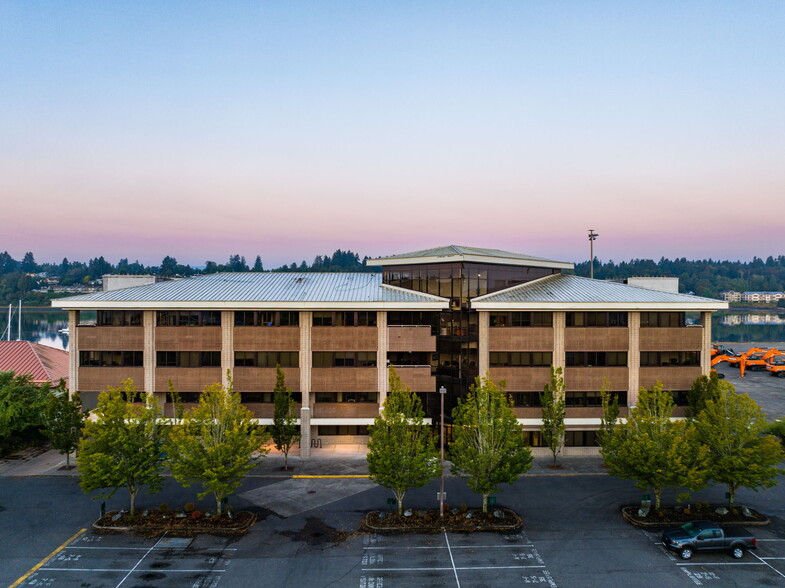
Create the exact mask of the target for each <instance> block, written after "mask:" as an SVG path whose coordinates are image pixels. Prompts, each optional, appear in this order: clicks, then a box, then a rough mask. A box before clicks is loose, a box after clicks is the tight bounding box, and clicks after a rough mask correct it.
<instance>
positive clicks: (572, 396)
mask: <svg viewBox="0 0 785 588" xmlns="http://www.w3.org/2000/svg"><path fill="white" fill-rule="evenodd" d="M509 394H510V397H511V398H512V403H513V406H518V407H523V408H526V407H537V406H541V405H540V392H510V393H509ZM611 394H612V395H613V396H615V397H616V398H617V399H618V401H619V406H627V392H626V391H623V392H612V393H611ZM564 403H565V405H567V406H602V396H601V394H600V391H599V390H592V391H575V392H572V391H570V392H565V393H564Z"/></svg>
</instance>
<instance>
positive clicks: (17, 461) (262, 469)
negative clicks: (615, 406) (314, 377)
mask: <svg viewBox="0 0 785 588" xmlns="http://www.w3.org/2000/svg"><path fill="white" fill-rule="evenodd" d="M268 448H269V449H270V453H269V454H267V456H266V457H265V459H264V460H263V461H262V463H260V464H259V465H257V466H256V467H255V468H254V469H253V470H252V471H251V472H250V474H249V475H248V477H264V478H291V477H293V476H314V477H318V476H337V477H344V476H346V477H352V476H367V475H368V463H367V462H366V460H365V455H366V453H367V447H366V446H365V444H336V445H328V446H325V447H324V448H315V449H311V458H310V459H302V458H301V457H300V456H299V455H298V454H299V449H298V448H295V449H294V450H293V451H292V452H291V453H290V455H289V468H290V469H289V470H287V471H284V470H283V465H284V456H283V454H282V453H281V452H279V451H276V450H275V448H274V447H268ZM552 461H553V458H552V457H535V458H534V462H533V463H532V467H531V469H530V470H529V471H528V472H527V473H526V474H524V475H525V476H569V475H573V476H575V475H605V474H607V470H605V468H603V467H602V458H601V457H599V456H587V457H560V458H559V459H558V460H557V463H558V464H559V465H560V466H561V467H560V469H551V468H550V467H549V466H550V465H551V463H552ZM75 463H76V460H75V458H74V456H73V455H71V465H75ZM449 471H450V465H449V462H447V464H446V467H445V473H446V474H447V476H448V477H449V476H450V474H449ZM78 475H79V472H78V470H77V469H76V468H74V469H70V470H67V469H65V455H61V454H60V453H59V452H57V451H54V450H45V449H41V448H31V449H27V450H25V451H22V452H19V453H16V454H14V455H12V456H9V457H6V458H4V459H0V477H8V476H78Z"/></svg>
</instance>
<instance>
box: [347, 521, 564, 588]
mask: <svg viewBox="0 0 785 588" xmlns="http://www.w3.org/2000/svg"><path fill="white" fill-rule="evenodd" d="M506 585H515V586H519V585H524V586H526V585H535V586H537V585H538V586H548V587H550V588H556V583H555V582H554V581H553V578H552V576H551V574H550V572H549V571H548V569H547V567H546V565H545V562H544V561H543V559H542V557H541V556H540V554H539V553H538V552H537V549H536V548H535V547H534V545H533V544H532V543H531V541H529V539H528V537H527V536H526V534H525V533H519V534H514V535H499V534H495V533H474V534H456V533H447V532H442V533H440V534H435V535H402V536H389V535H370V536H368V537H365V541H364V546H363V556H362V571H361V575H360V582H359V586H360V588H381V587H382V586H384V587H388V588H389V587H390V586H458V587H460V586H506Z"/></svg>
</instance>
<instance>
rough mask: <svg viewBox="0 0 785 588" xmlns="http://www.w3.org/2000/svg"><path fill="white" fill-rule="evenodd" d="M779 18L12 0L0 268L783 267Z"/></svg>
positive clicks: (664, 5) (558, 7)
mask: <svg viewBox="0 0 785 588" xmlns="http://www.w3.org/2000/svg"><path fill="white" fill-rule="evenodd" d="M783 25H785V4H782V3H776V2H761V3H755V4H749V3H744V2H736V1H730V2H727V3H723V4H721V5H717V4H716V3H712V2H708V1H707V0H705V1H703V0H697V1H696V2H694V3H689V4H684V3H680V2H676V1H675V0H674V1H671V2H668V1H665V2H659V3H647V2H631V3H628V4H624V5H619V4H618V3H614V2H603V1H600V2H591V3H589V2H586V3H584V2H532V3H520V4H518V3H507V2H501V1H498V2H497V1H492V2H488V3H483V4H482V7H480V6H479V5H477V4H475V3H469V2H454V3H449V4H447V3H442V2H434V3H426V4H422V3H418V2H409V1H405V0H404V1H402V2H400V3H394V4H392V5H391V4H387V3H382V2H370V3H368V4H365V5H362V6H358V5H357V4H355V3H344V2H339V1H336V2H335V3H329V6H327V4H323V3H318V2H303V3H298V4H297V5H296V6H294V5H278V4H274V3H266V2H262V3H260V4H259V5H255V6H253V7H251V6H249V5H247V4H245V3H235V2H232V1H229V2H226V3H222V4H221V6H220V7H218V6H210V5H208V4H198V5H188V6H186V5H180V4H173V5H167V6H159V5H157V4H146V3H138V4H137V3H133V4H122V5H120V4H117V5H115V4H95V3H92V2H82V1H79V0H75V1H74V2H69V3H66V4H62V3H57V2H53V1H51V2H46V1H44V2H41V3H35V4H29V3H24V2H7V3H3V4H0V53H1V54H3V55H6V56H8V59H7V60H6V61H5V62H4V63H3V64H0V84H2V87H3V88H4V91H3V92H2V93H0V112H3V113H4V116H3V117H0V203H2V205H3V206H2V211H3V214H2V215H0V237H2V238H1V239H0V251H3V250H8V252H9V253H10V254H11V255H12V256H13V257H14V258H16V259H21V257H22V256H23V255H24V253H25V252H27V251H32V252H33V253H34V254H35V257H36V260H37V261H38V262H39V263H41V262H59V261H60V260H62V258H63V257H67V258H68V259H70V260H78V261H87V260H88V259H89V258H91V257H96V256H104V257H105V258H106V259H107V260H108V261H110V262H112V263H116V262H117V261H118V260H119V259H120V258H122V257H126V258H128V259H129V260H130V261H134V260H139V261H141V262H142V263H144V264H146V265H157V264H159V263H160V261H161V259H162V258H163V257H164V256H165V255H170V256H173V257H176V258H177V260H178V261H179V262H180V263H187V264H190V265H192V266H201V265H203V264H204V263H205V261H206V260H211V261H216V262H219V263H223V262H225V261H226V260H227V259H228V257H229V255H232V254H236V253H239V254H241V255H244V256H245V257H246V260H247V261H248V262H249V263H252V262H253V259H254V258H255V257H256V255H261V256H262V260H263V263H264V266H265V268H268V269H269V268H273V267H278V266H280V265H282V264H284V263H286V264H289V263H292V262H296V263H299V262H300V261H301V260H305V261H307V262H308V263H310V262H311V261H312V260H313V258H314V257H315V256H316V255H323V254H331V253H332V252H333V251H334V250H335V249H338V248H340V249H351V250H352V251H355V252H357V253H359V254H360V255H361V256H362V255H368V256H371V257H375V256H380V255H389V254H394V253H402V252H406V251H413V250H417V249H424V248H430V247H436V246H441V245H447V244H460V245H469V246H477V247H488V248H496V249H506V250H511V251H516V252H521V253H528V254H531V255H535V256H539V257H547V258H552V259H558V260H564V261H572V262H580V261H584V260H586V259H588V255H589V253H588V251H589V249H588V239H587V236H586V235H587V230H588V229H589V228H594V229H595V230H596V231H597V232H599V234H600V237H599V239H598V240H597V242H596V243H595V255H596V256H597V257H598V258H600V259H601V260H603V261H607V260H611V259H612V260H614V261H617V262H618V261H624V260H629V259H633V258H652V259H655V260H656V259H659V258H660V257H668V258H675V257H686V258H688V259H707V258H712V259H730V260H736V259H740V260H750V259H752V257H753V256H758V257H763V258H765V257H767V256H769V255H772V256H777V255H782V254H785V220H783V218H782V215H781V213H779V211H778V208H777V206H778V204H779V203H781V201H782V196H783V194H785V165H783V162H784V161H785V75H783V74H784V72H783V69H782V63H785V43H782V36H781V31H782V28H783Z"/></svg>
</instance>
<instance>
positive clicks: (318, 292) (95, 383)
mask: <svg viewBox="0 0 785 588" xmlns="http://www.w3.org/2000/svg"><path fill="white" fill-rule="evenodd" d="M370 263H372V264H375V265H378V266H381V267H382V273H381V274H368V273H331V274H312V273H239V274H237V273H232V274H212V275H206V276H200V277H196V278H189V279H183V280H173V281H166V282H158V283H154V284H149V285H144V286H138V287H131V288H124V289H119V290H112V291H107V292H100V293H95V294H89V295H84V296H76V297H73V298H68V299H61V300H57V301H56V302H55V303H54V304H56V305H58V306H61V307H63V308H66V309H68V310H69V325H70V332H71V369H70V372H71V378H70V387H71V390H72V391H75V392H77V391H78V392H79V393H80V394H81V396H82V399H83V402H84V404H85V405H86V406H87V407H91V406H94V405H95V402H96V398H97V395H98V393H99V391H101V390H103V389H105V388H106V387H107V386H115V385H117V384H119V383H120V381H122V380H124V379H126V378H131V379H133V381H134V382H135V383H136V384H137V386H138V387H139V388H140V389H142V390H144V391H145V392H148V393H153V394H155V395H156V396H157V397H158V399H159V401H160V402H162V403H164V405H165V409H166V410H167V411H168V412H171V410H172V407H171V404H170V399H169V398H167V389H168V386H169V383H171V384H172V385H173V386H174V388H175V389H176V390H177V392H178V393H179V394H180V396H181V397H182V399H183V401H184V402H186V403H191V402H195V401H196V399H197V398H198V394H199V392H200V391H201V390H202V389H203V388H204V387H205V386H207V385H209V384H212V383H215V382H222V383H224V384H226V383H228V377H229V376H228V374H230V375H231V378H232V380H233V384H234V388H235V390H237V391H239V392H240V394H241V397H242V399H243V402H244V403H246V404H247V406H248V407H249V408H250V409H251V410H252V411H253V412H254V414H255V415H256V417H257V418H259V419H260V422H263V423H264V422H270V419H271V418H272V410H273V405H272V390H273V386H274V383H275V366H276V365H280V366H281V368H282V369H283V370H284V372H285V374H286V383H287V386H288V387H290V388H291V389H292V390H293V392H294V394H295V398H296V400H297V402H298V403H299V404H298V411H299V414H300V417H301V429H302V438H303V443H302V453H303V455H304V456H307V455H308V450H309V447H310V444H311V443H312V442H321V443H327V442H341V441H343V442H346V441H356V440H364V439H366V435H367V426H368V425H369V424H371V423H372V421H373V418H374V417H375V416H376V415H377V414H378V412H379V407H380V406H381V404H382V403H383V402H384V399H385V395H386V392H387V367H388V366H394V367H395V369H396V372H397V373H398V375H399V376H400V377H401V379H402V380H403V382H404V383H405V384H407V385H408V386H410V387H411V388H412V390H414V391H415V392H417V393H418V394H419V395H420V397H421V398H422V400H423V404H424V406H425V408H426V412H427V414H428V416H429V417H430V418H432V419H433V420H434V422H437V421H438V418H439V389H440V388H442V387H444V388H445V389H446V399H447V403H446V404H447V414H448V415H449V411H450V409H451V407H452V406H454V405H455V404H456V402H457V400H458V399H459V398H460V397H461V396H463V395H465V394H466V392H467V390H468V388H469V386H470V384H471V382H472V381H473V380H474V379H475V378H476V377H477V376H487V377H490V378H493V379H494V380H496V381H500V380H504V382H505V385H506V389H507V391H508V392H509V393H510V394H511V397H512V399H513V402H514V404H515V410H516V412H517V414H518V416H519V419H520V420H521V422H522V423H523V424H524V425H525V428H526V430H527V435H528V436H529V439H530V442H531V443H532V445H533V446H535V447H536V446H537V445H539V443H540V439H539V433H538V426H539V416H540V409H539V407H538V403H539V392H540V391H542V389H543V387H544V386H545V384H546V383H547V382H548V381H549V378H550V366H552V365H553V366H556V367H561V368H563V370H564V377H565V383H566V403H567V421H566V424H567V436H566V442H567V450H566V451H567V452H573V453H576V452H585V451H593V450H594V445H595V443H594V440H595V439H594V431H595V430H596V428H597V427H598V425H599V419H600V415H601V410H600V407H599V391H600V389H601V388H602V387H603V386H605V387H606V389H608V390H610V391H613V392H615V393H616V394H617V395H618V397H619V399H620V403H621V405H622V406H623V409H622V415H624V414H626V410H627V407H629V406H634V404H635V402H636V399H637V394H638V390H639V388H640V387H641V386H645V387H649V386H652V385H654V384H655V383H656V382H657V381H661V382H662V384H663V386H664V387H665V388H666V389H668V390H671V391H672V392H673V393H674V398H675V399H676V402H677V404H681V405H683V404H684V403H685V398H686V391H687V390H688V389H689V387H690V385H691V383H692V382H693V380H694V379H695V378H696V377H697V376H699V375H701V374H707V373H708V372H709V369H710V367H709V362H710V347H711V313H712V311H714V310H718V309H723V308H727V303H726V302H722V301H719V300H713V299H709V298H700V297H696V296H688V295H684V294H676V293H673V292H663V291H658V290H652V289H646V288H640V287H634V286H629V285H625V284H620V283H615V282H605V281H600V280H591V279H587V278H582V277H577V276H574V275H568V274H565V273H562V270H569V269H571V268H572V264H570V263H565V262H559V261H553V260H548V259H541V258H536V257H531V256H527V255H521V254H517V253H509V252H506V251H498V250H489V249H476V248H469V247H457V246H450V247H441V248H437V249H430V250H426V251H417V252H413V253H407V254H402V255H394V256H390V257H386V258H380V259H375V260H372V262H370ZM86 313H89V314H90V315H91V316H90V321H89V322H88V320H86V318H87V316H88V315H87V314H86ZM93 313H94V314H95V317H94V319H93V317H92V314H93ZM688 314H694V315H695V317H696V320H695V321H692V320H688ZM693 322H696V323H697V324H691V323H693Z"/></svg>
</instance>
